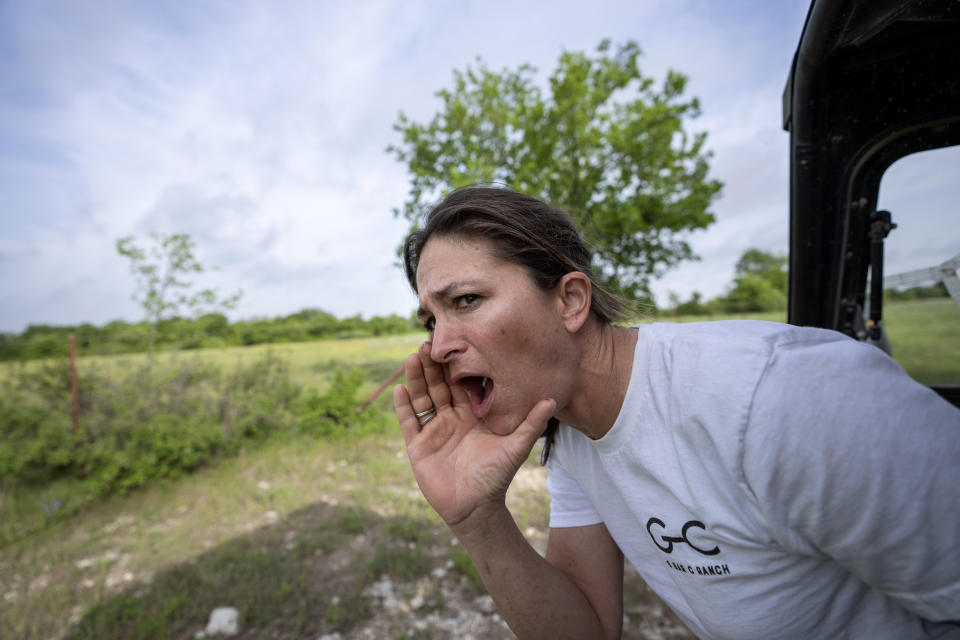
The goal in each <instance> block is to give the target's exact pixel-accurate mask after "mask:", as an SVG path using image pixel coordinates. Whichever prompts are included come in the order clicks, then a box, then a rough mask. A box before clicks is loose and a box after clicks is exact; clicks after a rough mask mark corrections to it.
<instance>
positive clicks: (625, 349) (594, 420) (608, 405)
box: [557, 322, 637, 440]
mask: <svg viewBox="0 0 960 640" xmlns="http://www.w3.org/2000/svg"><path fill="white" fill-rule="evenodd" d="M590 333H591V334H592V335H589V336H585V341H584V348H583V349H582V350H581V356H580V366H579V377H578V384H577V385H576V388H575V389H574V390H573V395H572V396H571V398H570V401H569V402H568V403H567V405H566V407H564V408H563V410H562V411H560V412H559V413H558V414H557V418H559V419H560V421H561V422H564V423H566V424H569V425H570V426H571V427H573V428H575V429H577V430H579V431H581V432H583V433H584V434H586V435H587V436H588V437H590V438H592V439H594V440H597V439H599V438H602V437H603V436H604V435H605V434H606V433H607V432H608V431H609V430H610V428H611V427H612V426H613V423H614V422H615V421H616V419H617V416H618V415H619V414H620V407H621V406H622V405H623V399H624V397H626V395H627V387H628V386H629V384H630V373H631V371H632V370H633V355H634V351H635V349H636V346H637V329H636V328H634V327H614V326H612V325H608V324H602V323H599V322H598V323H597V324H596V327H595V330H594V331H591V332H590Z"/></svg>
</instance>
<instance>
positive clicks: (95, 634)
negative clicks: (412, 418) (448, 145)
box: [0, 300, 960, 639]
mask: <svg viewBox="0 0 960 640" xmlns="http://www.w3.org/2000/svg"><path fill="white" fill-rule="evenodd" d="M886 317H887V318H888V327H889V334H890V339H891V342H892V344H893V348H894V353H895V355H896V356H897V357H898V359H899V360H900V361H901V363H902V364H904V366H905V368H907V370H908V371H910V372H911V373H912V374H913V375H914V376H915V377H917V378H918V379H920V380H922V381H924V382H939V383H952V384H960V311H958V309H957V307H956V305H954V304H953V303H952V302H951V301H949V300H946V301H944V300H933V301H920V302H911V303H900V304H894V305H889V306H888V307H887V308H886ZM660 319H661V320H675V319H676V320H681V321H687V320H703V318H670V317H661V318H660ZM715 319H720V318H715ZM764 319H769V320H777V319H782V316H777V315H776V314H773V315H766V316H764ZM422 339H423V334H411V335H408V336H398V337H389V338H382V339H380V338H373V339H361V340H343V341H328V342H311V343H304V344H287V345H273V346H269V347H248V348H227V349H209V350H203V351H195V352H194V351H191V352H180V353H167V354H161V355H160V356H159V362H160V365H162V363H163V362H164V361H165V360H167V359H181V358H198V359H203V360H205V361H210V362H216V363H219V364H222V365H223V366H232V365H233V364H235V363H237V362H241V361H253V360H254V359H256V358H257V357H259V356H260V355H261V354H262V353H263V352H264V351H268V350H269V351H272V352H274V353H275V354H277V355H279V356H281V357H283V358H286V359H288V361H289V363H290V369H291V372H292V376H293V377H294V378H295V379H296V380H297V381H298V382H301V383H303V384H306V385H315V386H317V387H320V388H322V387H324V386H325V385H326V384H327V383H328V382H329V379H330V375H331V373H332V371H334V370H335V368H336V367H337V366H338V365H342V366H348V367H360V368H362V369H363V370H364V372H365V373H366V380H367V386H366V388H365V390H364V392H365V393H366V392H367V391H369V390H370V389H372V388H374V386H375V385H376V384H377V383H378V382H379V381H382V380H383V379H385V378H386V377H387V376H389V375H390V373H392V372H393V371H394V370H395V369H396V368H397V366H399V364H400V363H401V362H402V360H403V357H404V356H405V354H407V353H409V352H410V351H412V350H414V349H415V348H416V346H417V344H418V343H419V342H420V341H421V340H422ZM143 357H144V356H142V355H135V356H112V357H96V358H85V359H82V360H81V361H80V363H79V370H80V375H81V379H82V376H83V372H84V371H85V370H90V369H91V368H95V369H97V370H99V371H101V372H109V371H115V370H120V369H122V368H124V367H133V366H136V365H137V364H139V363H141V362H142V358H143ZM160 365H158V366H160ZM16 366H21V365H15V364H7V365H5V366H0V376H5V375H9V373H10V371H11V370H12V369H11V368H12V367H16ZM23 366H34V365H30V364H28V365H23ZM389 396H390V394H389V391H387V392H385V393H384V394H383V395H382V396H381V398H380V399H379V400H378V403H379V404H381V406H382V407H384V408H386V407H388V406H389V404H390V400H389ZM386 415H389V414H386ZM387 419H388V420H391V421H392V419H391V418H387ZM397 431H398V430H397V429H396V428H395V427H394V425H393V424H391V425H390V429H388V432H387V435H383V436H378V437H367V438H364V439H361V440H347V441H338V442H328V441H323V440H315V439H311V438H307V437H291V438H288V439H283V440H275V441H271V442H268V443H267V444H266V445H264V446H263V447H262V448H259V449H257V450H254V451H246V452H244V453H242V454H241V456H240V457H237V458H233V459H229V460H226V461H223V462H221V463H218V464H217V465H215V466H212V467H208V468H204V469H202V470H201V471H199V472H197V473H195V474H193V475H191V476H189V477H187V478H182V479H179V480H176V481H168V482H164V483H159V484H154V485H151V486H148V487H147V488H145V489H142V490H139V491H136V492H134V493H132V494H131V495H129V496H126V497H112V498H107V499H104V500H98V501H95V502H93V503H92V504H91V505H90V506H89V507H87V508H85V509H83V510H80V511H79V512H77V513H73V514H70V515H68V516H65V517H58V516H57V515H56V514H54V515H53V516H51V517H47V516H45V515H43V513H42V510H43V509H44V508H45V506H46V505H48V504H50V503H51V502H53V501H55V500H57V499H59V498H61V497H62V494H63V493H64V492H68V491H70V490H71V489H70V488H69V487H65V486H60V487H58V486H51V487H47V488H46V489H44V490H43V491H38V492H36V493H34V494H32V495H31V496H29V499H28V500H26V501H25V502H24V501H21V503H22V504H23V505H26V507H24V508H27V509H32V513H33V515H32V516H31V517H32V518H34V519H36V518H38V517H39V518H41V519H44V523H45V526H44V527H42V528H39V529H37V530H36V531H34V532H33V533H31V534H30V535H28V536H26V537H20V538H18V539H15V540H14V541H13V542H10V543H8V544H7V545H5V546H3V547H0V638H4V639H5V638H23V639H33V638H114V637H124V638H193V637H194V634H195V633H196V632H197V631H198V630H200V629H202V628H203V626H204V625H205V623H206V617H207V615H208V614H209V612H210V610H211V609H212V608H213V607H216V606H221V605H224V604H230V605H232V606H236V607H238V608H239V609H240V610H241V612H242V614H241V615H242V623H243V625H244V628H245V629H255V630H256V632H255V633H254V632H253V631H251V633H252V634H253V635H250V636H247V637H277V638H299V637H318V636H319V635H321V634H322V633H329V632H332V631H335V630H339V631H342V632H343V633H344V634H346V636H345V637H350V632H351V630H352V629H356V628H358V626H357V625H360V624H370V623H369V620H370V619H372V618H373V617H375V616H377V615H380V614H379V613H378V612H377V611H376V610H375V608H373V607H372V606H371V604H372V603H373V602H375V601H374V600H372V599H371V597H370V596H369V594H368V591H367V590H368V589H369V588H370V586H371V585H372V584H374V583H375V582H376V581H377V580H380V579H381V578H382V577H383V576H389V577H390V578H392V579H393V580H394V581H395V582H396V584H397V589H398V593H397V595H398V597H399V598H400V599H401V600H403V601H404V602H413V603H419V604H418V606H413V605H410V606H408V607H407V610H405V612H402V613H403V616H406V617H402V616H401V615H400V614H399V613H397V614H396V615H395V616H394V618H393V619H391V621H384V622H382V623H379V624H381V627H378V629H380V631H378V634H379V635H378V636H377V637H391V638H401V637H404V638H411V637H443V636H442V635H441V636H437V635H433V636H431V635H429V634H421V635H417V634H415V633H414V634H412V633H411V632H410V628H409V625H411V624H413V622H412V621H415V620H417V619H423V618H425V617H427V616H428V615H430V614H431V613H432V612H439V611H443V610H457V609H460V610H463V609H470V608H471V607H473V605H472V604H471V600H470V598H472V597H475V596H477V595H478V594H479V593H480V592H481V591H480V589H481V588H480V587H479V586H478V585H477V584H476V576H475V573H473V570H472V565H471V564H470V562H469V560H468V559H467V558H465V556H464V555H463V552H462V550H460V549H459V548H458V547H457V546H456V545H455V544H453V540H452V539H451V537H450V534H449V532H448V531H447V530H446V529H445V528H444V527H443V526H442V525H441V523H440V522H439V521H438V519H437V517H436V516H435V514H434V513H433V512H432V510H431V509H430V508H429V506H428V505H427V504H426V502H425V501H424V500H423V498H422V496H421V495H420V493H419V491H418V489H417V487H416V483H415V481H414V480H413V477H412V474H411V473H410V470H409V466H408V464H407V461H406V456H405V454H404V451H403V444H402V440H401V438H400V437H399V433H398V432H397ZM514 484H515V486H514V487H512V488H511V494H510V496H509V499H510V504H511V507H512V510H513V511H514V512H515V514H516V517H517V520H518V524H519V525H520V527H521V530H522V531H524V532H525V533H526V534H527V535H528V537H530V539H531V540H532V541H534V542H535V543H536V544H541V543H542V540H543V537H544V535H545V529H546V521H547V515H548V501H547V497H546V495H545V493H544V491H543V470H542V468H540V467H539V465H538V464H536V463H535V462H533V461H532V460H531V462H529V463H528V465H527V466H526V467H525V468H524V469H523V470H522V472H521V476H519V477H518V481H517V482H515V483H514ZM0 486H2V485H0ZM10 501H11V496H10V495H9V494H8V493H4V491H3V490H0V513H3V514H4V517H5V518H7V520H8V522H4V523H3V526H7V527H16V526H17V522H15V520H16V519H17V518H18V517H20V516H18V515H17V513H18V512H17V511H11V510H5V503H6V506H9V504H10ZM24 517H25V516H24ZM11 519H12V520H14V522H10V521H9V520H11ZM438 571H441V572H443V577H437V576H439V575H441V574H439V573H437V572H438ZM627 590H628V592H629V593H630V594H631V597H630V598H629V602H628V615H631V616H635V617H636V619H638V620H641V621H644V620H646V622H643V623H642V624H648V623H650V620H651V619H652V618H651V616H652V615H654V614H653V613H651V611H654V612H656V611H660V610H659V609H658V608H656V606H655V605H653V604H651V603H654V602H655V599H653V596H651V595H650V594H649V593H648V592H647V591H646V589H645V587H644V585H643V584H642V582H639V581H638V580H637V579H635V578H631V580H630V581H628V585H627ZM411 607H412V608H411ZM644 607H646V608H644ZM656 615H661V616H665V617H661V618H657V620H660V621H662V620H664V619H667V618H669V614H667V613H659V614H656ZM401 618H402V619H401ZM364 621H367V622H364ZM661 623H662V622H657V624H661ZM491 624H493V623H491ZM642 624H641V625H640V626H639V627H638V628H640V629H641V630H642V629H643V626H642ZM405 625H406V626H405ZM494 629H500V630H499V631H496V630H494V631H490V632H489V633H488V635H484V634H483V633H481V632H477V633H476V634H475V637H477V638H481V637H504V636H503V635H497V634H498V633H499V634H502V633H503V631H502V628H500V627H495V628H494ZM638 633H641V632H638ZM677 633H678V634H679V635H675V636H671V637H677V638H679V637H685V636H684V635H683V633H682V631H678V632H677ZM625 637H641V635H633V636H631V635H630V634H627V635H625ZM664 637H666V636H664Z"/></svg>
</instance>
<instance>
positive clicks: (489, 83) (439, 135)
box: [387, 40, 721, 297]
mask: <svg viewBox="0 0 960 640" xmlns="http://www.w3.org/2000/svg"><path fill="white" fill-rule="evenodd" d="M640 54H641V52H640V48H639V46H638V45H637V44H636V43H634V42H627V43H626V44H623V45H620V46H617V47H615V48H613V47H611V44H610V42H609V41H607V40H605V41H603V42H601V43H600V45H599V46H598V47H597V52H596V55H595V56H593V57H591V56H589V55H587V54H585V53H582V52H564V53H562V54H561V55H560V58H559V61H558V64H557V68H556V69H555V70H554V71H553V73H552V74H551V75H550V77H549V81H548V85H547V87H548V90H547V91H546V92H545V91H543V90H541V88H540V85H539V84H538V83H537V82H536V81H535V73H536V72H535V69H534V68H533V67H531V66H529V65H522V66H520V67H518V68H517V69H516V70H513V71H511V70H509V69H504V70H503V71H501V72H499V73H498V72H494V71H491V70H490V69H488V68H487V66H486V65H485V64H484V63H483V61H482V60H479V59H478V60H477V65H476V68H473V67H469V66H468V67H467V68H466V70H464V71H457V70H455V71H454V73H453V79H454V85H453V88H451V89H442V90H440V91H439V92H438V93H437V96H438V97H439V98H440V100H441V101H442V107H441V109H440V111H439V112H438V113H437V114H435V115H434V116H433V118H432V119H431V120H430V121H429V122H427V123H425V124H423V123H418V122H415V121H413V120H411V119H410V118H409V117H407V116H406V115H405V114H404V113H403V112H401V113H400V115H399V118H398V121H397V123H396V124H395V125H394V128H395V129H396V130H397V131H398V132H400V133H401V134H402V136H403V141H402V142H401V143H400V144H398V145H391V146H389V147H388V148H387V151H388V152H391V153H393V154H394V155H395V156H396V158H397V159H398V160H399V161H401V162H403V163H405V164H406V165H407V169H408V171H409V173H410V176H411V184H410V191H409V194H408V199H407V201H406V202H405V203H404V205H403V208H402V209H395V210H394V215H397V216H400V215H402V216H403V217H405V218H406V219H408V220H409V221H410V222H411V225H412V226H413V227H415V226H416V225H417V222H418V220H419V219H420V217H421V215H422V214H423V213H424V212H425V211H426V210H427V209H428V208H429V206H430V205H431V204H432V203H433V202H435V201H436V200H438V199H439V198H440V197H441V196H442V195H443V194H444V193H445V192H448V191H449V190H451V189H453V188H456V187H460V186H463V185H467V184H473V183H491V182H495V183H502V184H505V185H507V186H509V187H511V188H514V189H516V190H518V191H522V192H524V193H528V194H530V195H533V196H537V197H539V198H541V199H544V200H546V201H548V202H551V203H553V204H555V205H557V206H560V207H562V208H563V209H565V210H566V211H568V212H570V213H571V214H572V215H573V216H574V217H575V218H576V219H577V222H578V224H579V225H580V227H581V229H583V231H584V234H585V236H586V239H587V240H588V241H589V242H590V244H591V245H592V246H593V248H594V251H595V265H594V266H595V269H596V271H597V273H598V275H599V276H600V277H601V279H602V280H603V281H604V282H605V284H606V285H607V286H609V287H610V288H611V289H612V290H614V291H617V292H619V293H622V294H624V295H627V296H630V297H636V296H638V295H644V296H649V289H648V286H649V281H650V278H651V277H657V276H659V275H662V273H663V272H664V271H666V270H667V269H668V268H670V267H671V266H673V265H675V264H677V263H678V262H680V261H681V260H686V259H691V258H694V257H695V256H694V255H693V251H692V250H691V248H690V245H689V244H688V243H687V241H686V239H685V238H686V236H687V234H688V232H690V231H692V230H696V229H703V228H705V227H707V226H708V225H709V224H711V223H712V222H713V221H714V216H713V214H712V213H710V211H709V208H710V205H711V203H712V202H713V200H714V199H715V198H716V196H717V195H718V193H719V191H720V187H721V185H720V183H719V182H718V181H716V180H711V179H709V178H708V175H707V174H708V169H709V165H708V160H709V158H710V155H711V154H710V153H709V152H708V151H706V150H705V149H704V143H705V140H706V134H705V133H696V134H690V133H688V132H687V131H686V130H685V129H684V123H685V121H686V120H687V119H690V118H695V117H697V116H698V115H699V113H700V107H699V102H698V101H697V99H696V98H692V99H689V100H687V99H684V98H683V92H684V88H685V86H686V82H687V78H686V77H685V76H684V75H682V74H680V73H677V72H675V71H669V72H668V73H667V74H666V78H665V79H664V81H663V83H662V84H661V85H659V86H657V85H655V83H654V80H653V79H651V78H648V77H646V76H644V75H643V73H642V72H641V71H640V67H639V65H638V63H637V60H638V58H639V56H640Z"/></svg>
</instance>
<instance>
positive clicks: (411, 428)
mask: <svg viewBox="0 0 960 640" xmlns="http://www.w3.org/2000/svg"><path fill="white" fill-rule="evenodd" d="M393 408H394V410H395V411H396V412H397V421H398V422H399V423H400V430H401V431H402V432H403V439H404V441H405V442H406V443H407V444H408V445H409V444H410V441H411V440H412V439H413V437H414V436H415V435H417V432H419V431H420V423H419V422H418V421H417V416H416V415H414V413H415V412H414V409H413V405H412V404H411V403H410V395H409V394H408V393H407V389H406V388H405V387H404V386H403V385H402V384H398V385H397V386H395V387H394V388H393Z"/></svg>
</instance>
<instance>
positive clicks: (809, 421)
mask: <svg viewBox="0 0 960 640" xmlns="http://www.w3.org/2000/svg"><path fill="white" fill-rule="evenodd" d="M404 253H405V266H406V270H407V277H408V279H409V281H410V284H411V286H412V287H413V288H414V290H415V291H416V292H417V294H418V297H419V304H420V308H419V310H418V315H419V317H420V319H421V320H422V322H423V324H424V326H425V327H426V328H427V330H428V331H429V332H430V334H431V335H430V340H429V341H427V342H425V343H424V344H423V345H422V346H421V348H420V350H419V352H418V353H416V354H411V355H410V356H409V357H408V358H407V360H406V362H405V368H406V376H407V385H406V387H404V386H402V385H398V386H397V387H396V388H395V390H394V402H395V407H396V412H397V417H398V419H399V421H400V424H401V427H402V430H403V435H404V439H405V441H406V444H407V452H408V454H409V457H410V461H411V464H412V466H413V471H414V474H415V476H416V478H417V481H418V483H419V485H420V488H421V490H422V491H423V494H424V496H425V497H426V498H427V500H428V501H429V502H430V504H431V505H432V506H433V507H434V509H436V511H437V512H438V513H439V515H440V516H441V517H442V518H443V519H444V521H445V522H446V523H447V524H448V525H449V526H450V528H451V530H452V531H453V533H454V534H455V535H456V536H457V537H458V539H459V540H460V541H461V543H462V544H463V545H464V548H465V549H466V550H467V551H468V553H469V554H470V556H471V558H472V559H473V561H474V564H475V565H476V567H477V570H478V571H479V572H480V575H481V577H482V578H483V581H484V584H485V585H486V586H487V589H488V590H489V592H490V594H491V595H492V596H493V598H494V601H495V602H496V604H497V606H498V608H499V610H500V612H501V614H502V615H503V617H504V619H505V620H506V621H507V622H508V624H509V625H510V626H511V628H512V629H513V630H514V632H515V633H516V634H517V636H518V637H520V638H533V637H545V638H560V637H570V638H596V637H609V638H616V637H619V635H620V632H621V624H622V618H623V615H622V607H623V605H622V584H623V557H624V555H626V557H627V559H628V560H629V561H630V562H631V563H632V564H633V565H634V566H635V567H636V569H637V570H638V572H639V573H640V574H641V576H642V577H643V578H644V580H645V581H646V582H647V584H648V585H649V586H650V587H651V588H652V589H654V591H656V592H657V593H658V595H660V597H661V598H662V599H663V600H664V601H665V602H666V603H667V604H668V605H669V606H670V607H671V608H672V609H673V610H674V611H675V612H676V613H677V615H678V616H680V618H681V619H682V620H683V621H684V622H685V623H686V624H687V626H688V627H689V628H690V629H691V630H692V631H694V632H695V633H696V634H697V635H698V636H701V637H709V638H714V637H715V638H740V639H746V638H772V637H783V638H793V637H803V638H816V637H823V638H835V637H858V638H859V637H863V638H881V637H884V638H885V637H889V638H910V637H955V636H956V637H960V627H958V626H956V624H953V623H950V622H949V621H950V620H957V619H960V545H957V535H958V533H957V532H960V491H958V487H960V472H958V469H960V465H958V462H960V412H958V411H957V410H956V409H955V408H954V407H952V406H951V405H949V404H948V403H946V402H945V401H943V400H941V399H940V398H939V397H938V396H936V395H935V394H934V393H933V392H931V391H930V390H929V389H927V388H925V387H923V386H921V385H918V384H916V383H914V382H913V381H911V380H910V379H909V378H908V377H907V376H906V374H904V373H903V371H902V370H901V369H900V368H899V367H898V366H897V365H896V364H894V363H893V362H892V361H891V360H890V359H889V358H887V357H886V356H885V355H884V354H883V353H882V352H881V351H880V350H878V349H876V348H875V347H872V346H869V345H865V344H862V343H858V342H856V341H854V340H851V339H848V338H846V337H844V336H842V335H840V334H837V333H834V332H830V331H825V330H819V329H810V328H797V327H791V326H787V325H780V324H776V323H764V322H753V321H738V322H717V323H697V324H686V325H670V324H654V325H646V326H642V327H629V328H623V327H616V326H613V325H612V323H611V321H612V320H615V319H618V318H620V317H622V316H623V315H624V311H625V306H624V305H623V304H622V303H621V302H619V301H618V300H617V299H616V298H615V297H614V296H611V295H610V294H609V293H607V292H605V291H603V290H602V289H601V288H600V287H599V286H598V285H597V283H596V282H595V280H594V278H593V277H592V275H591V271H590V253H589V251H588V249H587V248H586V247H585V246H584V244H583V242H582V240H581V239H580V237H579V235H578V233H577V231H576V229H575V227H574V225H573V223H572V222H571V220H570V218H569V217H568V216H567V215H566V214H564V213H563V212H562V211H559V210H557V209H555V208H553V207H551V206H549V205H547V204H545V203H543V202H540V201H538V200H536V199H534V198H530V197H527V196H524V195H521V194H517V193H513V192H511V191H507V190H504V189H486V188H470V189H463V190H458V191H455V192H453V193H452V194H451V195H450V196H448V197H447V198H446V199H445V200H444V201H443V202H441V203H440V204H439V205H438V206H437V207H436V208H435V209H434V210H433V211H432V212H431V213H430V214H429V215H428V217H427V219H426V224H425V226H424V228H423V229H422V230H420V231H417V232H414V233H413V234H411V236H410V237H409V238H408V239H407V242H406V245H405V252H404ZM554 418H555V419H556V420H558V421H559V423H560V424H559V427H557V426H556V422H555V420H554ZM548 423H552V424H551V427H550V428H549V431H550V432H551V433H550V436H549V440H550V441H551V442H552V444H550V443H548V446H550V452H549V459H548V461H547V469H548V474H549V475H548V483H547V486H548V489H549V491H550V494H551V514H550V527H551V529H550V537H549V543H548V549H547V553H546V557H545V558H542V557H540V556H539V555H538V554H537V553H536V551H534V550H533V549H532V548H531V547H530V546H529V544H527V542H526V541H525V539H524V538H523V536H522V535H521V534H520V532H519V530H518V528H517V526H516V524H515V523H514V521H513V518H512V517H511V515H510V513H509V512H508V511H507V509H506V507H505V503H504V497H505V494H506V490H507V487H508V485H509V484H510V482H511V480H512V478H513V476H514V474H515V473H516V471H517V469H518V468H519V467H520V465H521V464H522V463H523V461H524V460H526V458H527V456H528V455H529V453H530V451H531V449H532V447H533V446H534V444H535V442H536V440H537V438H538V437H540V436H541V435H543V433H544V431H545V429H546V428H547V425H548Z"/></svg>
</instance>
